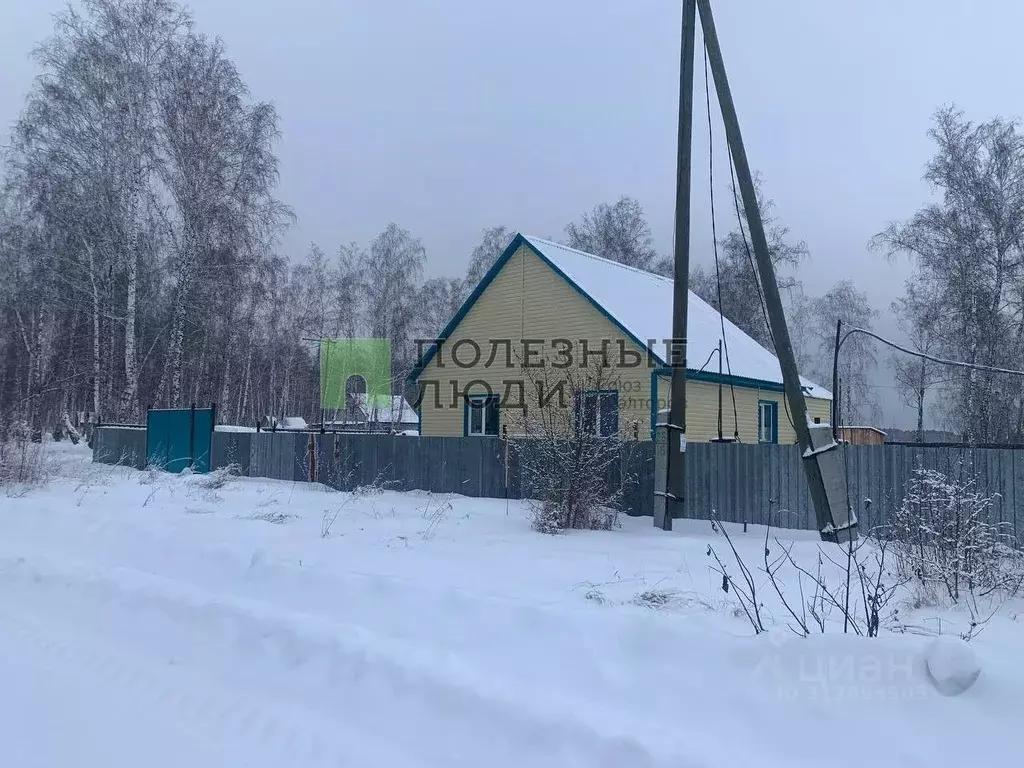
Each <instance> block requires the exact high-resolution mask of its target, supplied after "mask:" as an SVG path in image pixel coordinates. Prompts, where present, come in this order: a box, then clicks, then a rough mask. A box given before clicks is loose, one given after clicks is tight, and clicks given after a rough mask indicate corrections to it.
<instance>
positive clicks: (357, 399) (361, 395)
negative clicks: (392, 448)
mask: <svg viewBox="0 0 1024 768" xmlns="http://www.w3.org/2000/svg"><path fill="white" fill-rule="evenodd" d="M347 400H348V407H347V408H346V409H345V413H344V415H343V417H342V418H340V419H336V420H335V421H333V422H328V423H327V424H326V426H327V427H328V428H331V429H340V430H341V431H344V432H397V433H401V434H408V433H415V432H417V431H418V429H419V423H420V419H419V416H418V415H417V414H416V409H415V408H413V407H412V406H411V405H409V402H408V401H407V400H406V399H405V398H404V397H402V396H401V395H392V396H391V397H390V401H388V400H386V401H385V402H384V403H382V404H380V405H375V404H374V403H373V402H368V400H367V396H366V393H365V392H353V393H350V394H349V395H348V396H347Z"/></svg>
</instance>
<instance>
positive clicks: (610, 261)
mask: <svg viewBox="0 0 1024 768" xmlns="http://www.w3.org/2000/svg"><path fill="white" fill-rule="evenodd" d="M519 234H521V235H522V236H523V237H524V238H525V239H527V240H529V241H537V242H539V243H545V244H547V245H553V246H555V247H556V248H564V249H565V250H567V251H572V252H573V253H578V254H579V255H580V256H586V257H587V258H588V259H594V260H595V261H603V262H605V263H606V264H613V265H615V266H616V267H621V268H622V269H628V270H630V271H631V272H637V273H638V274H641V275H646V276H648V277H655V278H657V279H658V280H663V281H665V282H669V283H671V282H673V281H672V278H670V277H665V276H664V275H659V274H658V273H657V272H651V271H650V270H649V269H640V267H634V266H631V265H629V264H623V263H622V262H621V261H615V259H606V258H605V257H604V256H598V255H597V254H596V253H588V252H587V251H581V250H580V249H579V248H573V247H572V246H571V245H565V243H556V242H555V241H554V240H548V239H547V238H546V237H534V236H533V235H527V234H525V233H523V232H520V233H519Z"/></svg>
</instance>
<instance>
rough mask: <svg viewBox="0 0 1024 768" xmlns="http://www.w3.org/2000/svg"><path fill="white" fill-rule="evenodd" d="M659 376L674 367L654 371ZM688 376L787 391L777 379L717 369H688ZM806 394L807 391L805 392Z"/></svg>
mask: <svg viewBox="0 0 1024 768" xmlns="http://www.w3.org/2000/svg"><path fill="white" fill-rule="evenodd" d="M654 374H655V375H657V376H671V375H672V369H671V368H668V367H665V368H658V369H657V370H655V371H654ZM686 378H687V379H688V380H690V381H704V382H707V383H708V384H725V385H726V386H733V387H743V388H745V389H760V390H761V391H762V392H785V391H786V388H785V387H784V386H782V385H781V384H779V383H778V382H775V381H763V380H762V379H748V378H747V377H746V376H730V375H729V374H727V373H716V372H715V371H695V370H692V369H690V368H687V369H686ZM804 394H805V396H806V392H805V393H804Z"/></svg>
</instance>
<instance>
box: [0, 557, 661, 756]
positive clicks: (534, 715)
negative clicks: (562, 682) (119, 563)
mask: <svg viewBox="0 0 1024 768" xmlns="http://www.w3.org/2000/svg"><path fill="white" fill-rule="evenodd" d="M0 577H3V579H4V580H5V581H6V582H7V584H6V585H5V589H6V590H7V591H8V594H10V595H12V596H17V597H20V598H21V599H20V601H19V602H20V605H21V609H22V611H23V615H24V613H25V612H27V613H29V614H30V615H32V614H34V615H36V616H43V617H46V616H47V614H46V612H45V610H46V608H47V607H49V608H51V614H52V613H53V612H55V611H60V610H61V609H62V608H68V607H69V606H70V607H71V615H70V616H69V617H68V619H69V620H71V619H77V621H73V622H70V623H69V626H71V627H73V628H74V631H75V632H80V631H81V629H82V628H83V625H85V626H90V625H91V629H92V631H93V632H94V633H96V632H100V633H102V627H103V626H111V627H122V628H124V629H125V631H126V632H127V633H128V634H129V637H126V638H120V640H121V641H123V642H130V643H131V645H132V646H134V647H138V648H150V647H152V646H153V645H154V643H155V644H156V645H157V646H159V641H160V640H161V637H160V633H166V635H167V638H168V639H169V640H173V641H174V642H177V643H180V644H181V647H182V648H183V649H185V648H187V649H189V653H190V654H191V656H190V658H187V659H185V661H184V664H185V666H187V667H191V668H192V669H193V671H194V672H195V673H203V672H205V673H210V672H213V673H214V674H218V676H219V677H221V682H222V684H223V683H229V684H230V685H231V687H232V688H235V687H236V686H241V687H242V688H245V689H247V690H249V691H251V692H254V693H255V692H259V693H260V694H262V696H263V697H265V698H269V700H270V701H276V702H281V703H284V702H287V703H288V705H289V706H288V707H283V708H282V707H278V708H277V709H275V708H274V706H273V705H272V704H266V705H261V706H258V707H253V706H252V705H247V704H246V702H247V701H249V700H250V697H249V695H248V694H247V695H246V697H245V699H244V700H242V699H238V698H231V697H230V696H229V697H227V699H226V700H225V699H221V700H220V701H218V702H217V703H216V705H215V706H214V707H213V709H216V710H217V711H219V712H221V715H220V717H217V716H215V718H214V719H215V720H218V721H222V722H223V723H225V726H224V727H225V728H226V729H228V730H229V731H233V732H235V733H237V734H239V737H240V738H267V739H271V737H270V736H269V735H268V734H270V733H271V731H272V728H273V723H282V724H283V723H287V722H288V718H287V712H288V709H289V708H290V707H292V706H295V707H301V708H302V709H303V711H304V712H309V713H315V715H317V716H318V718H319V720H320V721H321V722H324V723H329V724H330V728H332V729H337V728H338V727H339V725H340V724H347V725H349V726H351V731H352V732H353V733H354V734H357V735H358V738H360V739H362V738H365V736H366V735H370V736H371V739H373V734H377V735H376V742H377V743H385V742H387V743H392V744H396V745H401V746H402V747H404V749H405V751H404V752H401V751H399V752H398V755H399V756H402V757H399V756H395V757H391V758H388V759H387V760H385V761H381V760H379V759H374V757H373V755H372V754H371V755H368V756H367V757H366V758H365V759H362V760H355V761H354V762H353V764H357V765H358V764H361V765H364V766H372V765H388V766H401V765H408V764H410V763H409V762H408V756H409V755H410V754H415V755H416V756H417V757H418V758H420V759H421V763H422V764H424V765H445V766H455V765H458V766H462V765H465V766H470V765H472V766H479V765H480V764H490V765H496V764H500V763H498V762H496V761H497V760H498V759H500V758H505V759H506V760H508V761H509V764H517V765H524V764H526V765H531V766H538V768H539V767H540V766H547V765H551V766H555V765H558V766H572V765H579V766H588V768H589V767H591V766H593V767H595V768H598V767H600V768H603V767H605V766H607V767H609V768H610V767H611V766H616V767H617V766H630V768H646V767H647V766H660V765H666V766H667V765H672V766H675V767H676V768H678V766H679V765H680V764H681V761H680V757H679V754H678V753H677V754H675V755H672V756H663V759H661V760H659V759H656V758H655V757H654V756H653V755H652V754H651V753H650V752H649V751H648V749H647V748H646V747H645V746H644V743H646V742H648V741H655V742H657V741H663V739H657V738H652V739H646V738H645V739H644V741H643V742H638V741H636V740H635V738H630V737H626V736H618V735H616V733H623V732H624V733H634V734H635V733H638V732H639V733H643V732H644V730H646V729H645V728H644V727H643V724H641V723H637V722H627V723H622V722H619V721H618V719H624V718H623V717H622V715H621V713H619V712H615V711H610V712H606V711H602V710H601V709H599V708H598V707H596V706H595V705H593V704H591V703H589V702H586V701H580V700H572V699H564V698H562V699H558V698H557V697H556V695H554V694H552V693H550V692H547V691H542V690H541V691H538V690H536V689H521V690H517V689H515V686H514V685H513V686H509V685H508V683H507V681H505V682H503V683H502V684H496V681H495V680H493V679H491V678H489V677H488V676H486V675H481V674H480V673H479V672H477V671H476V670H473V669H469V668H465V666H464V665H461V664H459V663H458V661H457V660H455V659H451V658H445V657H443V656H442V657H438V656H436V655H434V654H430V653H426V652H424V651H423V650H422V649H417V648H412V647H408V646H406V645H402V644H399V643H396V642H394V641H392V640H390V639H388V638H386V637H382V636H378V635H374V634H373V633H370V632H368V631H367V630H366V629H365V628H362V627H357V626H346V625H342V624H338V623H335V622H326V621H324V620H323V619H321V618H318V617H312V616H305V615H300V614H289V613H282V612H281V611H279V610H275V609H274V608H273V607H272V606H270V605H267V604H261V603H258V602H255V601H250V600H238V599H234V598H230V597H220V596H217V595H213V594H210V593H208V592H205V591H202V590H197V589H195V588H190V587H189V586H187V585H184V584H182V583H180V582H177V581H174V582H168V581H167V580H164V579H160V578H158V577H154V576H152V575H151V574H147V573H143V572H140V571H136V570H134V569H128V568H121V569H104V568H100V569H97V568H95V567H88V566H85V567H75V566H73V565H71V564H68V563H66V562H60V563H51V562H46V560H45V559H44V558H40V559H39V560H34V561H33V562H32V563H28V562H26V561H25V560H24V559H21V558H19V559H18V560H16V561H7V562H3V561H0ZM47 602H49V603H50V605H49V606H47V605H46V604H47ZM126 619H127V620H129V622H133V623H126ZM46 625H47V621H43V626H44V627H45V626H46ZM147 628H148V629H147ZM147 632H148V634H147ZM133 633H134V634H133ZM154 633H155V634H154ZM59 636H60V635H59V634H58V637H59ZM54 642H55V643H56V650H55V651H54V652H55V653H74V652H75V648H74V647H73V646H72V647H69V646H67V645H66V643H65V644H63V645H62V641H59V640H57V641H54ZM108 643H109V641H108ZM51 647H53V646H51ZM107 647H108V648H111V650H109V651H108V652H106V653H100V654H99V657H98V659H99V660H98V661H97V660H94V661H92V662H90V663H89V665H88V666H90V667H91V668H94V669H95V668H97V667H98V665H99V664H101V663H104V662H106V663H108V664H111V665H113V666H112V667H111V670H114V669H118V668H120V669H122V670H123V671H122V672H121V675H122V676H126V677H127V679H134V678H136V677H139V676H141V677H142V678H143V679H153V678H152V675H150V676H149V677H147V676H146V666H145V665H144V664H143V665H142V667H141V669H140V668H139V666H131V667H127V668H126V667H124V666H123V662H120V661H118V660H117V654H118V653H120V651H119V650H118V651H114V650H113V648H112V647H111V646H110V645H109V644H108V646H107ZM90 658H93V659H95V658H96V657H90ZM119 664H121V665H122V666H121V667H118V665H119ZM253 669H259V670H260V675H262V676H264V677H265V679H263V680H259V679H257V677H259V676H254V675H253V674H252V670H253ZM225 672H228V673H229V674H227V676H226V677H225ZM246 672H248V674H246ZM154 685H156V687H157V688H158V689H159V695H160V696H162V697H164V698H166V699H170V698H171V697H173V696H175V695H176V694H177V695H178V696H180V697H181V698H180V700H179V701H178V703H174V701H171V702H170V703H169V705H168V706H171V707H172V708H173V709H175V710H176V711H183V712H184V711H189V712H192V711H197V710H199V709H200V708H201V707H202V706H203V705H204V703H206V704H208V702H203V701H196V700H194V694H191V693H189V690H190V688H185V689H184V691H182V689H181V688H176V687H174V686H168V685H167V684H166V683H161V682H160V680H159V679H157V680H156V682H155V683H154ZM200 690H203V689H202V688H200ZM538 698H540V699H541V700H538ZM267 712H275V714H274V715H268V714H266V713H267ZM310 717H313V715H312V714H311V715H310ZM305 719H306V716H305V715H303V717H302V718H301V720H305ZM588 723H602V724H603V725H604V726H605V728H603V729H602V731H603V732H600V731H598V730H595V728H594V727H593V726H591V725H588ZM282 730H284V731H285V734H286V735H285V736H283V737H282V736H277V737H275V739H274V744H275V746H273V747H272V748H273V749H274V750H277V751H278V752H279V753H281V754H283V750H284V747H283V746H282V743H291V742H296V743H303V742H305V741H306V740H307V739H308V736H309V734H310V733H311V732H312V733H314V734H318V733H320V734H322V733H329V732H330V730H329V729H328V730H321V729H320V728H316V729H312V731H311V729H309V728H304V727H303V725H302V723H301V722H298V723H295V722H292V723H290V724H289V725H287V726H285V727H283V729H282ZM303 733H305V737H302V736H299V735H297V734H303ZM659 735H661V736H664V735H665V734H659ZM648 736H651V737H654V736H655V734H653V733H649V734H648ZM268 748H270V747H268ZM672 751H673V752H675V750H672ZM666 757H667V758H669V759H664V758H666ZM403 758H404V759H403ZM313 762H314V761H313V760H312V759H310V760H304V761H303V762H302V763H301V764H304V765H305V764H312V763H313ZM286 764H296V761H295V760H294V757H292V758H291V759H290V762H289V763H286Z"/></svg>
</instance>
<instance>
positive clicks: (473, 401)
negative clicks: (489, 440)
mask: <svg viewBox="0 0 1024 768" xmlns="http://www.w3.org/2000/svg"><path fill="white" fill-rule="evenodd" d="M465 419H466V434H467V435H477V436H480V437H490V436H497V434H498V395H466V414H465Z"/></svg>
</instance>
